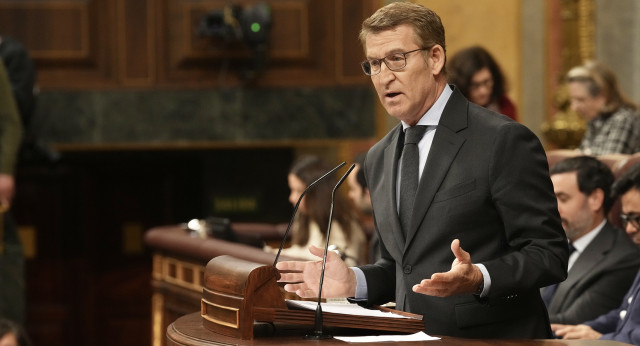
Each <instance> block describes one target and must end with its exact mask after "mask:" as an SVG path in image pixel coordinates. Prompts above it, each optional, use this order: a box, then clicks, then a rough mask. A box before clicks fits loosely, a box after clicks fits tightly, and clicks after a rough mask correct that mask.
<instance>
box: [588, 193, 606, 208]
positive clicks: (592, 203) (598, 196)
mask: <svg viewBox="0 0 640 346" xmlns="http://www.w3.org/2000/svg"><path fill="white" fill-rule="evenodd" d="M588 200H589V208H590V209H591V210H593V211H597V210H599V209H602V208H603V205H602V204H603V203H604V191H602V189H595V190H593V192H591V194H590V195H589V197H588Z"/></svg>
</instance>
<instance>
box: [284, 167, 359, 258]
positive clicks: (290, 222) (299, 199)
mask: <svg viewBox="0 0 640 346" xmlns="http://www.w3.org/2000/svg"><path fill="white" fill-rule="evenodd" d="M346 164H347V163H346V162H342V163H341V164H339V165H337V166H336V167H335V168H334V169H332V170H330V171H329V172H327V173H325V174H324V175H323V176H321V177H320V178H318V179H316V181H314V182H313V183H311V184H309V186H307V188H306V189H304V191H302V194H301V195H300V198H298V202H297V203H296V206H295V208H293V215H291V221H289V226H287V230H286V231H285V232H284V236H283V237H282V243H280V249H278V253H277V254H276V258H275V260H273V266H274V267H275V266H276V264H277V263H278V258H280V253H281V252H282V249H283V248H284V244H285V243H286V242H287V235H289V230H290V229H291V225H292V224H293V219H294V218H295V217H296V213H297V212H298V207H299V206H300V202H301V201H302V197H304V195H305V194H306V193H307V191H308V190H309V189H310V188H311V187H312V186H314V185H315V184H317V183H318V182H319V181H321V180H322V179H324V178H326V177H328V176H329V175H331V173H333V172H335V171H336V170H338V169H339V168H340V167H342V166H344V165H346ZM349 171H351V170H349ZM336 187H337V186H336ZM331 203H332V205H333V201H332V202H331ZM329 221H331V219H329ZM327 239H328V238H327Z"/></svg>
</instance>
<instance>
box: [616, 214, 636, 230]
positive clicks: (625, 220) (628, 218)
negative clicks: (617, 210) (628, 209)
mask: <svg viewBox="0 0 640 346" xmlns="http://www.w3.org/2000/svg"><path fill="white" fill-rule="evenodd" d="M620 221H622V226H623V227H627V224H629V223H631V226H633V227H634V228H635V229H637V230H639V231H640V214H638V213H629V214H624V213H621V214H620Z"/></svg>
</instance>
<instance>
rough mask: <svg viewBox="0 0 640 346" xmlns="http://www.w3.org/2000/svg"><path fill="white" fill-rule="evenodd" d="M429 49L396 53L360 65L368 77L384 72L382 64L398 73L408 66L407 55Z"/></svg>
mask: <svg viewBox="0 0 640 346" xmlns="http://www.w3.org/2000/svg"><path fill="white" fill-rule="evenodd" d="M427 49H429V48H418V49H414V50H410V51H408V52H404V53H394V54H390V55H387V56H385V57H384V58H382V59H369V60H365V61H363V62H361V63H360V65H362V70H363V71H364V74H366V75H367V76H375V75H377V74H378V73H380V71H381V70H382V62H383V61H384V64H385V65H387V67H388V68H389V70H391V71H398V70H400V69H403V68H404V67H405V66H407V54H409V53H413V52H417V51H419V50H427Z"/></svg>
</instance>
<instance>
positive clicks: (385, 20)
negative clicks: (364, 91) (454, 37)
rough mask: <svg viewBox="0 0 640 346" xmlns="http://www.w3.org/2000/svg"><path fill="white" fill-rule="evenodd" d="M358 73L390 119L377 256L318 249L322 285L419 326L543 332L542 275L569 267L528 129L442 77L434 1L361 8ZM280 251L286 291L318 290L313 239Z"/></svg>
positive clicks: (375, 165)
mask: <svg viewBox="0 0 640 346" xmlns="http://www.w3.org/2000/svg"><path fill="white" fill-rule="evenodd" d="M360 42H361V43H362V45H363V47H364V52H365V57H366V58H365V59H366V60H365V61H363V62H362V63H361V66H362V70H363V72H364V73H365V74H366V75H368V76H370V78H371V82H372V83H373V86H374V88H375V90H376V93H377V95H378V98H379V100H380V103H381V104H382V106H383V107H384V108H385V110H386V111H387V113H388V114H389V115H391V116H393V117H394V118H396V119H398V120H399V121H400V123H398V124H397V126H395V127H394V128H393V129H391V130H390V131H389V133H388V134H387V135H385V136H384V137H383V138H382V139H380V141H378V142H377V143H376V144H375V145H373V147H371V149H370V150H369V151H368V152H367V157H366V159H365V164H364V172H365V176H366V180H367V185H368V187H369V191H370V193H371V203H372V205H373V213H374V215H375V231H376V233H377V235H378V237H379V239H380V244H381V246H380V248H381V251H380V252H381V257H380V260H378V261H377V262H376V263H373V264H367V265H363V266H358V267H351V268H349V267H348V266H347V265H345V263H344V262H343V261H341V260H340V258H339V257H338V256H337V255H336V254H334V253H329V254H328V258H327V262H326V266H325V269H326V271H325V275H324V279H323V289H322V294H323V296H324V297H325V298H327V299H328V298H341V297H347V298H352V299H355V300H356V301H357V302H358V303H359V304H362V305H364V306H373V305H380V304H385V303H387V302H390V301H395V303H396V309H398V310H401V311H406V312H410V313H414V314H420V315H422V316H423V322H424V328H425V331H426V332H427V333H429V334H435V335H447V336H455V337H465V338H503V339H504V338H516V339H523V338H535V339H540V338H548V337H552V333H551V328H550V326H549V316H548V314H547V310H546V308H545V305H544V303H543V302H542V299H541V297H540V287H543V286H548V285H551V284H553V283H556V282H559V281H562V280H564V279H565V278H566V275H567V260H568V257H569V251H568V250H569V249H568V246H567V238H566V235H565V233H564V231H563V230H562V224H561V222H560V216H559V214H558V205H557V201H556V198H555V196H554V194H553V185H552V184H551V179H550V177H549V166H548V164H547V158H546V155H545V151H544V148H543V147H542V144H541V143H540V141H539V139H538V137H536V135H535V134H534V133H533V132H531V131H530V130H529V129H528V128H527V127H525V126H524V125H522V124H520V123H518V122H515V121H513V120H511V119H509V118H507V117H505V116H504V115H500V114H498V113H495V112H493V111H491V110H489V109H487V108H483V107H481V106H479V105H476V104H473V103H470V102H469V101H468V100H467V99H466V98H465V97H464V96H463V95H462V93H461V92H460V91H459V90H458V89H457V88H456V87H455V86H452V85H448V84H447V78H446V70H445V60H446V54H445V49H446V48H445V46H446V45H445V35H444V26H443V25H442V21H441V20H440V17H439V16H438V14H437V13H435V12H433V11H432V10H430V9H428V8H426V7H424V6H422V5H420V4H416V3H412V2H406V1H401V2H392V3H390V4H388V5H386V6H384V7H382V8H380V9H378V10H377V11H376V12H375V13H374V14H373V15H372V16H371V17H369V18H367V19H365V20H364V22H363V24H362V30H361V31H360ZM309 252H311V253H313V254H314V255H315V256H316V257H315V260H314V261H307V262H303V261H283V262H279V263H278V264H277V265H276V267H277V268H278V269H279V270H280V275H281V277H280V280H279V281H280V282H283V283H285V286H284V289H285V290H286V291H287V292H295V293H296V294H297V295H298V296H300V297H303V298H315V297H317V295H318V285H319V276H320V270H321V268H323V266H322V265H321V263H320V262H321V258H322V254H323V251H322V250H321V249H319V248H317V247H310V248H309Z"/></svg>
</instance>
